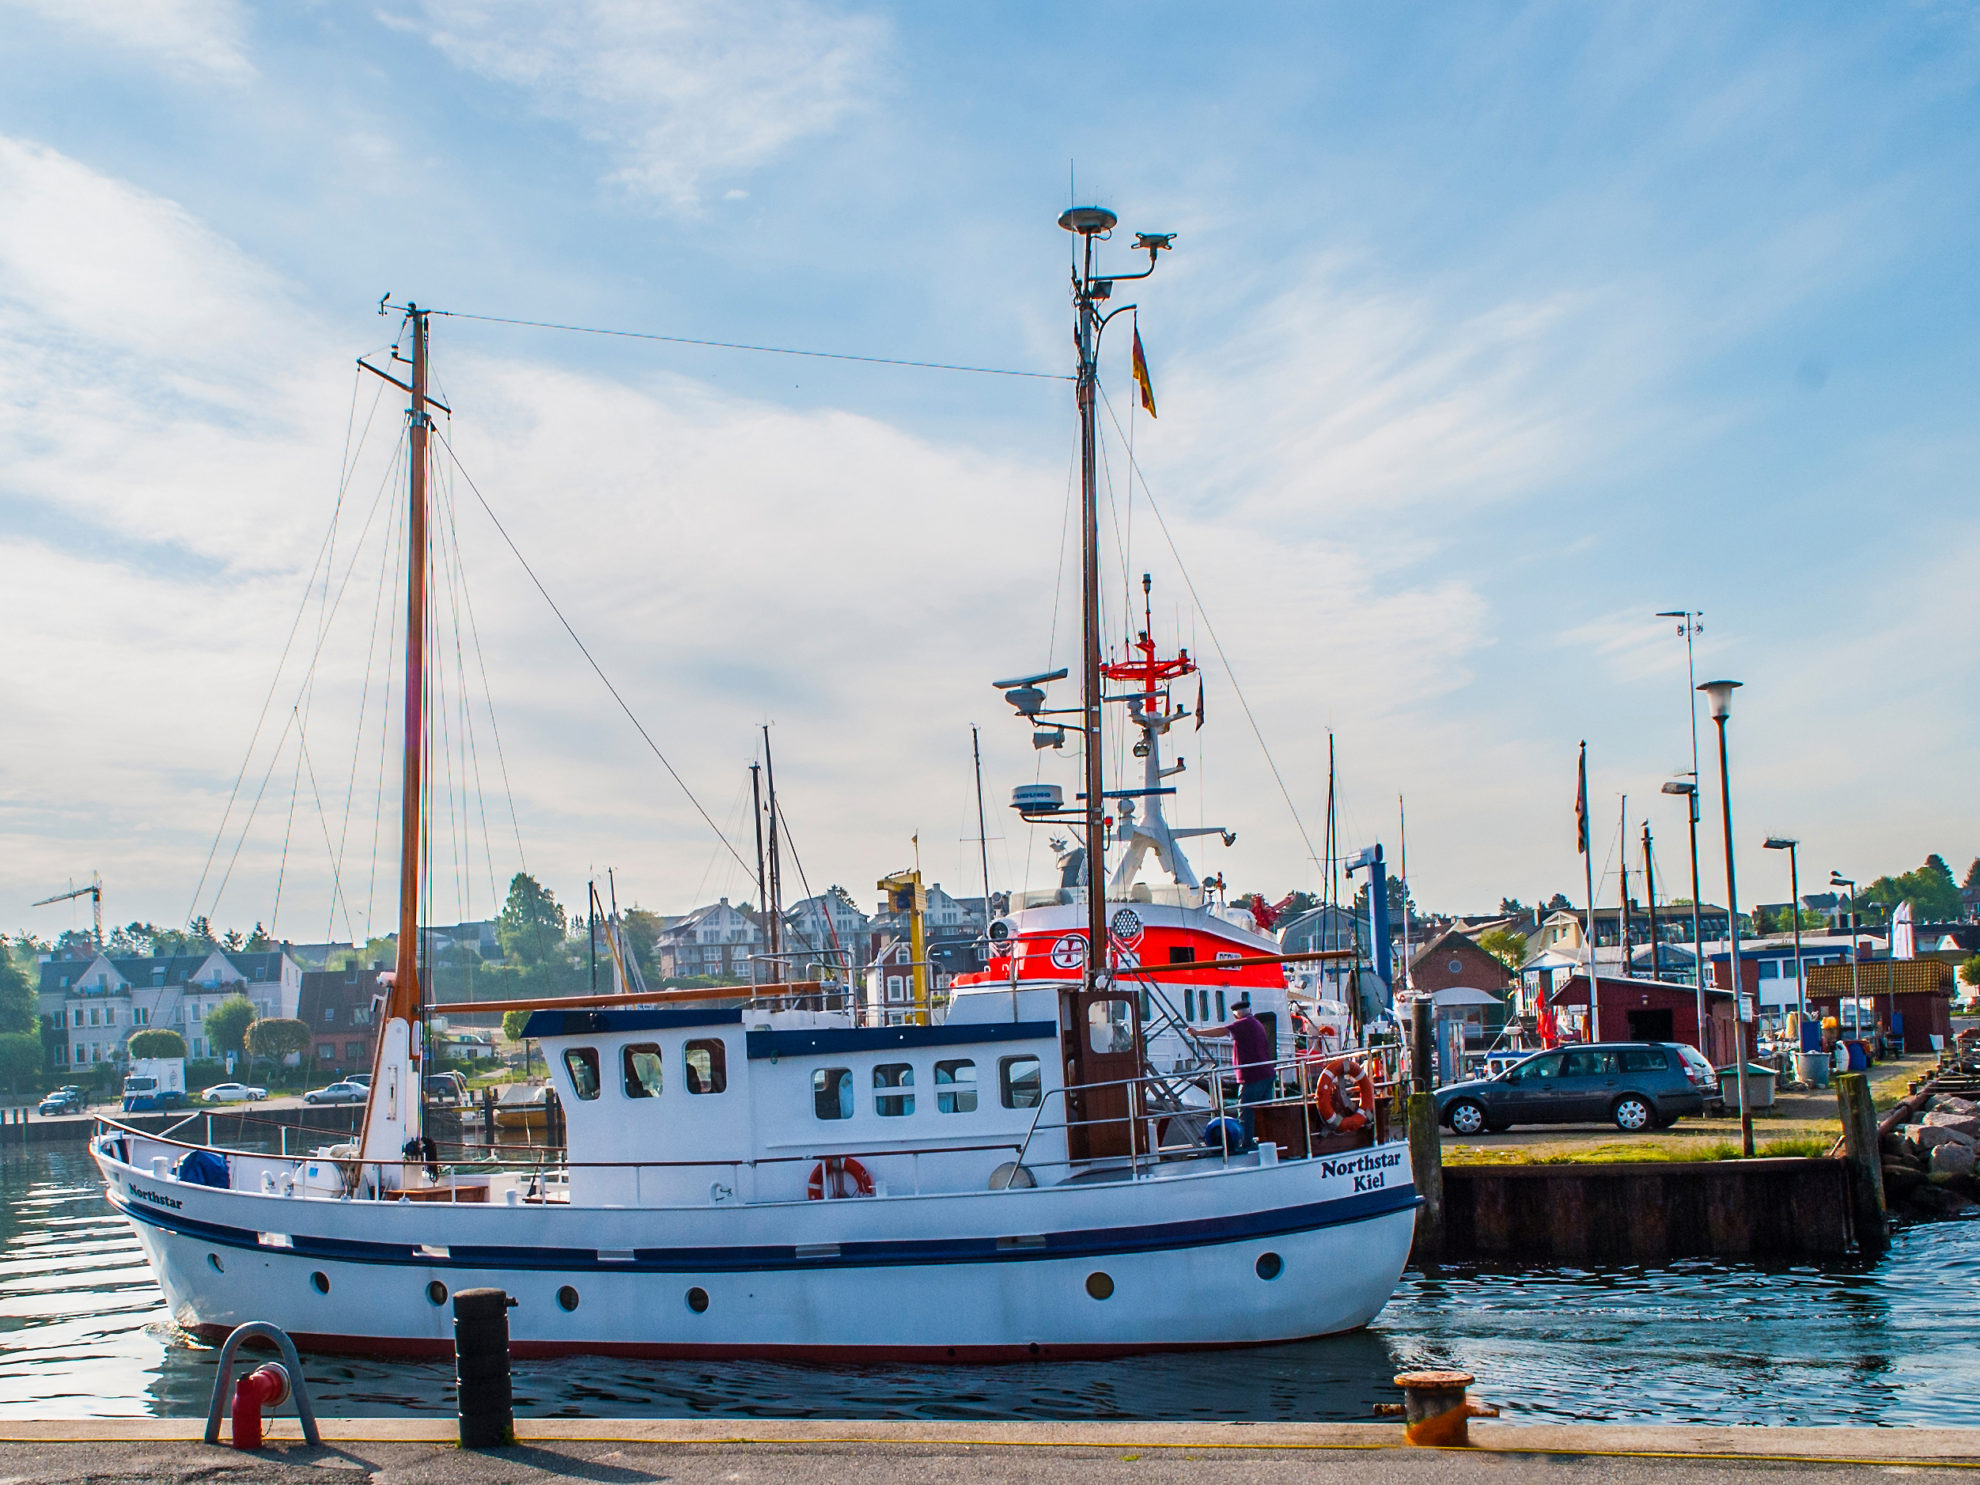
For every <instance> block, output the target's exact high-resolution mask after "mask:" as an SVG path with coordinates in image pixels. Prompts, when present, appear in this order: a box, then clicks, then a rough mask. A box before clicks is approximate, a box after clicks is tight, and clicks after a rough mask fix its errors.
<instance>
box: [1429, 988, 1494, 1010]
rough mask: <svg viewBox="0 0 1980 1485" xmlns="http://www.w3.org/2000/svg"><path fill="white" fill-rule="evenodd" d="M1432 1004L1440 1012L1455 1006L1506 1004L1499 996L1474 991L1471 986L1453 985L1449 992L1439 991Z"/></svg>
mask: <svg viewBox="0 0 1980 1485" xmlns="http://www.w3.org/2000/svg"><path fill="white" fill-rule="evenodd" d="M1430 1003H1431V1004H1432V1005H1434V1006H1436V1007H1437V1009H1438V1010H1440V1011H1441V1010H1447V1009H1449V1008H1451V1007H1454V1006H1467V1005H1495V1006H1503V1005H1504V1004H1505V1002H1504V1001H1502V1000H1500V999H1499V997H1498V996H1496V995H1493V994H1490V993H1489V992H1487V991H1484V990H1474V989H1472V988H1471V986H1469V985H1453V986H1451V988H1450V989H1448V990H1439V991H1438V992H1437V993H1436V994H1434V995H1432V996H1431V997H1430Z"/></svg>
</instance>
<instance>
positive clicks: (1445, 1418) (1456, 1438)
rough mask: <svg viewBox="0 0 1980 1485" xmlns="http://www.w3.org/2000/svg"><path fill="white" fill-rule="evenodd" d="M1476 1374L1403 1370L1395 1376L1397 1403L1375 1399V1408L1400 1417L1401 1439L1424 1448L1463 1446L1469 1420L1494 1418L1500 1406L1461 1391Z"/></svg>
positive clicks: (1468, 1439)
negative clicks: (1399, 1397) (1399, 1396)
mask: <svg viewBox="0 0 1980 1485" xmlns="http://www.w3.org/2000/svg"><path fill="white" fill-rule="evenodd" d="M1476 1380H1477V1378H1475V1377H1473V1376H1472V1375H1471V1373H1470V1372H1404V1373H1403V1374H1402V1375H1401V1376H1399V1377H1397V1378H1396V1385H1397V1386H1398V1387H1400V1388H1402V1390H1403V1400H1402V1401H1401V1402H1400V1403H1377V1404H1376V1405H1375V1411H1376V1412H1377V1413H1381V1414H1386V1415H1387V1416H1389V1417H1394V1416H1395V1415H1396V1414H1398V1413H1400V1414H1401V1415H1402V1420H1403V1442H1404V1443H1406V1444H1417V1445H1420V1446H1421V1447H1423V1448H1427V1449H1462V1448H1466V1447H1468V1446H1469V1445H1470V1443H1471V1420H1472V1419H1474V1418H1496V1417H1498V1416H1499V1410H1498V1409H1497V1408H1495V1407H1493V1406H1491V1405H1490V1404H1489V1403H1475V1402H1473V1401H1472V1400H1471V1399H1470V1398H1468V1397H1466V1396H1465V1394H1464V1389H1465V1388H1467V1387H1469V1386H1470V1385H1471V1384H1472V1383H1473V1382H1474V1381H1476Z"/></svg>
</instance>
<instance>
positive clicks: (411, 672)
mask: <svg viewBox="0 0 1980 1485" xmlns="http://www.w3.org/2000/svg"><path fill="white" fill-rule="evenodd" d="M406 316H407V318H408V319H410V320H411V321H412V333H413V356H412V359H413V364H412V402H411V405H410V407H409V408H408V409H407V413H406V419H407V427H408V428H409V430H410V446H411V451H412V452H411V457H410V460H409V464H410V476H411V477H410V480H409V482H408V491H407V498H406V553H407V556H406V573H407V582H406V683H405V692H406V714H405V759H404V765H403V766H404V780H403V783H402V785H401V787H400V797H399V957H398V964H397V969H396V973H395V974H394V976H393V980H392V994H391V996H390V997H389V998H388V999H387V1000H386V1003H385V1015H386V1017H387V1019H391V1018H393V1017H396V1016H402V1017H404V1018H405V1019H407V1020H412V1019H413V1018H414V1017H416V1016H417V1015H418V1014H419V1002H420V994H419V825H420V805H421V803H422V796H421V782H420V768H421V764H422V763H423V761H424V754H425V751H426V561H427V553H426V445H427V433H428V429H429V428H430V427H431V424H432V418H431V415H430V414H429V413H428V412H427V411H426V314H425V312H424V311H422V310H421V309H420V308H419V307H418V306H417V305H413V306H410V307H408V309H407V311H406Z"/></svg>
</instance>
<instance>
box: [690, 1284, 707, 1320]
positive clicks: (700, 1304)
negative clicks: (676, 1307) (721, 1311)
mask: <svg viewBox="0 0 1980 1485" xmlns="http://www.w3.org/2000/svg"><path fill="white" fill-rule="evenodd" d="M687 1302H688V1308H689V1309H690V1310H693V1311H694V1312H695V1314H697V1315H699V1314H702V1313H704V1312H705V1311H706V1310H707V1309H708V1291H707V1290H706V1289H703V1288H701V1287H700V1286H699V1285H697V1286H696V1287H695V1288H693V1289H690V1290H688V1292H687Z"/></svg>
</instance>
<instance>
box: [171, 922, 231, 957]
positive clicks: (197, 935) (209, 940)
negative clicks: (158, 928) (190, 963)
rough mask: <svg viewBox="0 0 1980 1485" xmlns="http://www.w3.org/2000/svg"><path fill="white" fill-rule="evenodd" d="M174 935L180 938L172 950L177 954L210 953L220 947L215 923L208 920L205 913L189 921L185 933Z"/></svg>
mask: <svg viewBox="0 0 1980 1485" xmlns="http://www.w3.org/2000/svg"><path fill="white" fill-rule="evenodd" d="M172 936H173V937H174V938H175V939H177V940H178V944H177V946H176V947H174V949H173V950H172V952H173V953H175V954H210V953H211V952H212V951H213V950H215V949H217V948H218V947H220V945H219V943H218V941H217V940H215V939H214V937H213V924H212V923H210V922H209V921H208V920H207V917H206V915H205V914H204V913H201V914H200V915H199V916H198V917H197V918H194V919H193V920H192V922H190V923H188V924H187V925H186V931H185V932H184V933H175V934H173V935H172Z"/></svg>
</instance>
